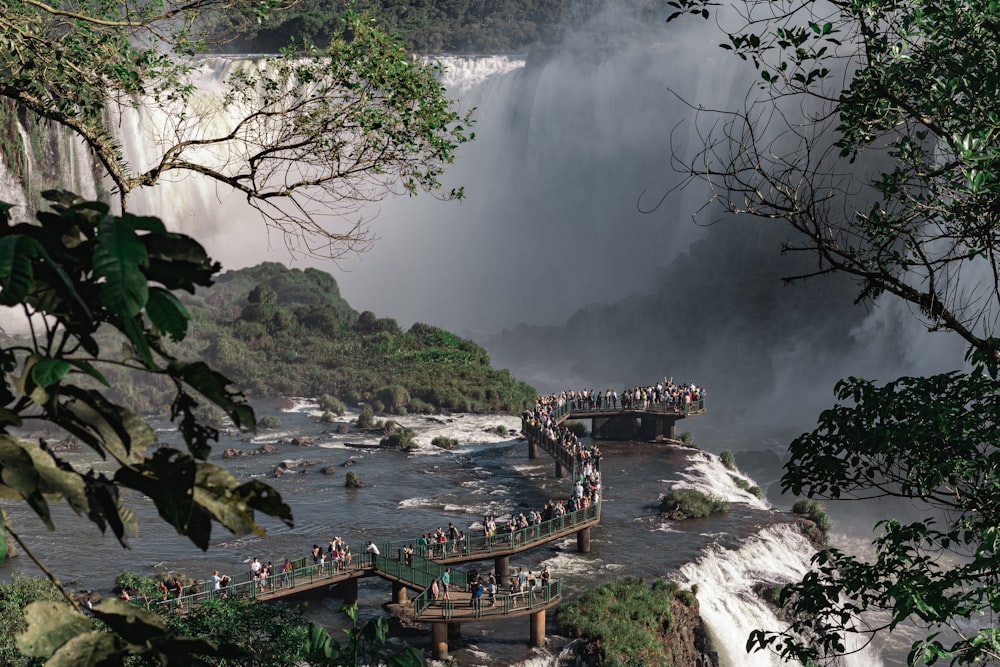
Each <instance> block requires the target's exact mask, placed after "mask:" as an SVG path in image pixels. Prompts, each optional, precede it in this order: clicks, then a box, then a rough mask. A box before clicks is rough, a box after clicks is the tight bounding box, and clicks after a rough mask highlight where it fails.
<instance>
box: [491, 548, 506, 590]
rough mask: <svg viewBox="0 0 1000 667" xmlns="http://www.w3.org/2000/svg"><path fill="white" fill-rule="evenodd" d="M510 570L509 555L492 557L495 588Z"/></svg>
mask: <svg viewBox="0 0 1000 667" xmlns="http://www.w3.org/2000/svg"><path fill="white" fill-rule="evenodd" d="M509 572H510V556H497V557H496V558H494V559H493V574H495V575H496V577H497V588H499V587H500V582H502V581H503V580H505V579H506V578H507V575H508V574H509Z"/></svg>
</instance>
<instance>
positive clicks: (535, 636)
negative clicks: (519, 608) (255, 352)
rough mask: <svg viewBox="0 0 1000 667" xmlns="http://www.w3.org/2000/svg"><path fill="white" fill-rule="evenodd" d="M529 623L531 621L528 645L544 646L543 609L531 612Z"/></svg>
mask: <svg viewBox="0 0 1000 667" xmlns="http://www.w3.org/2000/svg"><path fill="white" fill-rule="evenodd" d="M529 623H531V629H530V632H529V638H528V646H533V647H538V646H545V610H544V609H543V610H541V611H536V612H535V613H534V614H532V615H531V617H530V620H529Z"/></svg>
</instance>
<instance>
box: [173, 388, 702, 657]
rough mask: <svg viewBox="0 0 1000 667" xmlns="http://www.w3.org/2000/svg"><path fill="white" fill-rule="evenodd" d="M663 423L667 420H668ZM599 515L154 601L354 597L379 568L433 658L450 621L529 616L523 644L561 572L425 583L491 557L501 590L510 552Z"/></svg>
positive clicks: (582, 514)
mask: <svg viewBox="0 0 1000 667" xmlns="http://www.w3.org/2000/svg"><path fill="white" fill-rule="evenodd" d="M704 411H705V408H704V401H703V400H701V401H696V402H694V403H690V404H686V405H683V406H681V407H679V408H678V407H674V406H670V405H665V404H661V405H654V406H648V407H646V408H643V409H641V410H620V409H617V408H612V409H609V408H607V407H605V408H603V409H602V408H597V407H590V408H589V409H577V410H574V409H572V407H571V406H569V405H565V406H560V407H559V408H557V413H556V414H555V415H554V418H555V419H556V421H557V423H562V422H563V421H565V420H566V419H570V418H573V419H585V418H589V419H592V420H593V425H594V428H593V429H592V431H594V432H595V436H596V431H597V430H598V426H599V425H601V424H605V423H607V422H608V421H609V420H612V419H633V420H634V419H639V420H643V419H645V420H647V421H646V423H647V424H650V425H651V426H650V427H649V428H644V431H645V432H646V433H647V434H652V435H653V436H654V437H655V438H660V437H663V436H664V435H665V433H666V432H667V430H669V434H670V435H671V436H672V435H673V428H674V424H675V423H676V421H677V420H678V419H683V418H684V417H687V416H693V415H698V414H702V413H704ZM602 420H603V421H602ZM664 424H667V425H669V428H667V427H665V426H664ZM522 429H523V430H522V432H523V434H524V436H525V437H526V438H527V440H528V455H529V457H530V458H535V457H536V456H537V452H538V449H539V448H541V449H543V450H545V451H546V452H547V453H549V454H550V455H551V456H552V457H553V459H554V460H555V462H556V476H557V477H562V476H564V475H565V474H566V472H567V471H572V472H573V475H574V477H576V476H577V461H576V457H575V456H574V455H573V454H572V453H570V452H568V451H566V450H565V449H563V448H562V447H561V446H560V445H559V444H558V443H557V442H555V441H554V440H552V439H551V438H549V437H548V436H546V435H545V434H544V433H543V432H542V431H541V430H540V429H538V428H535V427H533V426H532V424H531V423H529V421H528V420H527V419H525V420H523V421H522ZM600 520H601V501H600V498H599V497H598V500H597V502H595V503H594V504H593V505H590V506H588V507H585V508H583V509H579V510H576V511H573V512H568V513H566V514H565V515H562V516H557V517H554V518H551V519H549V520H547V521H543V522H541V523H540V524H537V525H534V526H528V527H527V528H522V529H519V530H516V531H513V532H505V533H498V534H496V535H493V536H485V535H469V536H465V537H464V538H463V539H460V540H449V541H448V542H446V543H442V544H433V545H427V546H421V545H420V540H419V538H417V539H403V540H394V541H389V542H382V543H379V544H377V546H378V550H379V554H378V555H373V554H371V553H367V552H366V553H363V554H356V555H353V556H352V557H351V558H350V559H349V560H348V561H347V562H341V563H326V564H324V565H322V566H321V565H318V564H314V563H312V562H310V560H309V559H305V558H302V559H299V560H297V561H294V562H293V564H292V565H293V567H292V569H291V570H290V571H288V572H282V573H277V574H274V575H272V576H270V577H268V578H267V579H265V580H254V579H253V578H252V577H251V576H250V574H249V573H246V574H244V575H243V576H242V577H240V578H239V580H237V581H233V582H230V584H229V585H228V586H226V587H224V588H221V589H218V590H206V591H199V592H195V593H191V594H189V595H185V596H183V597H180V598H170V599H164V600H161V601H158V602H157V603H156V604H157V605H161V606H165V607H168V608H176V607H181V608H190V607H192V606H195V605H198V604H200V603H201V602H202V601H204V600H206V599H209V598H212V597H216V596H228V595H249V596H253V597H255V598H256V599H258V600H262V601H265V600H267V601H270V600H279V599H283V598H288V597H292V596H296V595H302V594H305V593H308V592H311V591H328V590H330V589H332V588H333V587H334V586H338V585H340V586H342V587H343V586H347V587H348V594H347V595H346V596H345V599H347V600H348V601H354V600H356V599H357V580H358V579H360V578H362V577H372V576H377V577H381V578H383V579H385V580H387V581H390V582H392V585H393V601H394V602H397V603H405V602H406V590H412V591H415V592H416V593H417V595H416V596H415V597H414V598H413V601H412V607H411V608H412V613H413V619H414V620H418V621H424V622H427V623H430V625H431V641H432V654H433V657H434V658H435V659H439V660H440V659H445V658H447V655H448V643H447V642H448V628H449V626H451V625H454V624H457V623H463V622H476V621H487V620H496V619H501V618H512V617H519V616H528V617H529V618H530V623H529V630H530V638H529V644H530V645H532V646H541V645H543V644H544V641H545V612H546V610H548V609H550V608H553V607H555V606H557V605H558V604H559V603H560V602H561V601H562V583H561V581H560V580H559V579H552V580H550V581H549V582H548V583H547V584H546V585H544V586H541V585H539V586H535V587H533V588H531V589H530V590H525V591H519V592H517V593H507V592H499V593H498V594H497V595H496V596H495V597H490V596H489V595H488V594H484V596H483V597H482V598H481V599H480V601H478V603H476V601H474V600H473V599H472V595H471V593H470V592H469V591H470V587H469V581H468V574H467V573H466V572H465V571H463V570H461V569H457V568H456V569H451V570H450V572H449V574H450V577H451V588H450V592H449V598H450V599H448V600H442V599H439V600H433V599H431V589H430V587H431V583H432V582H433V581H435V580H438V581H440V579H441V577H442V575H443V574H444V572H445V570H446V568H449V569H450V568H451V566H453V565H460V564H463V563H470V562H477V561H484V560H489V559H493V561H494V566H493V569H494V571H495V572H496V574H497V580H498V586H499V587H500V588H501V591H502V590H503V586H502V584H503V582H504V581H505V580H506V576H507V572H508V565H509V558H510V556H513V555H515V554H518V553H521V552H523V551H527V550H529V549H533V548H536V547H538V546H541V545H543V544H547V543H549V542H553V541H555V540H561V539H565V538H566V537H568V536H571V535H576V538H577V550H578V551H581V552H586V551H589V549H590V528H591V527H593V526H596V525H597V524H598V523H600ZM407 547H412V548H413V553H411V554H407V553H406V549H407ZM352 597H353V600H352V599H351V598H352Z"/></svg>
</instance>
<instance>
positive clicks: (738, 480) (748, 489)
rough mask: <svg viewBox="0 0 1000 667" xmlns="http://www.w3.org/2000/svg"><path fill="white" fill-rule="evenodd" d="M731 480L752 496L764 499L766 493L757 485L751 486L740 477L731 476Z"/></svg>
mask: <svg viewBox="0 0 1000 667" xmlns="http://www.w3.org/2000/svg"><path fill="white" fill-rule="evenodd" d="M729 478H730V479H731V480H733V484H735V485H736V486H738V487H740V488H741V489H743V490H744V491H746V492H747V493H750V494H752V495H754V496H756V497H757V498H762V497H763V495H764V492H763V491H761V490H760V487H759V486H757V485H755V484H751V483H750V482H748V481H747V480H745V479H743V478H742V477H740V476H739V475H730V476H729Z"/></svg>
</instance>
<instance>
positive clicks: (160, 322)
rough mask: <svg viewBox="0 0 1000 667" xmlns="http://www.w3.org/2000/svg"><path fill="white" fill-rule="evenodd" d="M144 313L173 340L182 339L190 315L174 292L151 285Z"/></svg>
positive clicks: (185, 332)
mask: <svg viewBox="0 0 1000 667" xmlns="http://www.w3.org/2000/svg"><path fill="white" fill-rule="evenodd" d="M146 314H147V315H148V316H149V320H150V321H151V322H152V323H153V326H155V327H156V328H157V329H159V330H160V331H162V332H163V333H165V334H167V335H168V336H170V337H171V338H172V339H174V340H175V341H180V340H183V339H184V336H185V335H186V334H187V328H188V321H189V320H190V319H191V315H190V314H189V313H188V311H187V308H185V307H184V304H182V303H181V302H180V301H179V300H178V299H177V297H176V296H174V294H173V293H172V292H170V291H168V290H165V289H163V288H162V287H151V288H150V290H149V301H148V302H147V303H146Z"/></svg>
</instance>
